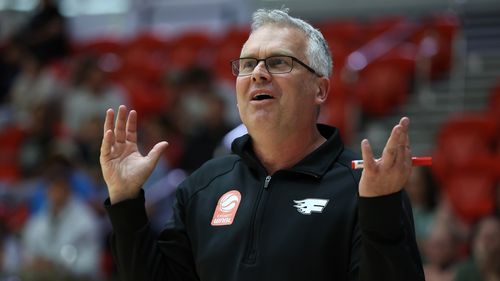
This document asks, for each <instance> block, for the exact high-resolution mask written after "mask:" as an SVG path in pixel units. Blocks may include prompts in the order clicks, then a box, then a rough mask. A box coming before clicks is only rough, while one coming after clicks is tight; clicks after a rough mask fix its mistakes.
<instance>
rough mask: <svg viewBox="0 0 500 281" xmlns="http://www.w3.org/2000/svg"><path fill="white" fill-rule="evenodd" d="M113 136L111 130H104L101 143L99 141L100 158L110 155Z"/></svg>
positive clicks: (103, 158)
mask: <svg viewBox="0 0 500 281" xmlns="http://www.w3.org/2000/svg"><path fill="white" fill-rule="evenodd" d="M114 138H115V134H113V131H112V130H108V131H106V132H104V136H103V138H102V143H101V155H100V158H101V160H105V159H107V158H108V157H109V155H111V150H112V147H113V143H114V142H115V140H114Z"/></svg>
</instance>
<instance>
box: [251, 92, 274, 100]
mask: <svg viewBox="0 0 500 281" xmlns="http://www.w3.org/2000/svg"><path fill="white" fill-rule="evenodd" d="M268 99H274V97H273V96H271V95H269V94H264V93H262V94H257V95H255V96H254V97H253V98H252V100H257V101H261V100H268Z"/></svg>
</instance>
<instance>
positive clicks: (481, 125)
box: [433, 114, 498, 181]
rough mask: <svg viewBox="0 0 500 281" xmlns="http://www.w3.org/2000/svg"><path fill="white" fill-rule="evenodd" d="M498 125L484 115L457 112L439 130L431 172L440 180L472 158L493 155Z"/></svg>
mask: <svg viewBox="0 0 500 281" xmlns="http://www.w3.org/2000/svg"><path fill="white" fill-rule="evenodd" d="M497 130H498V124H497V123H496V122H494V120H492V119H491V118H489V117H488V115H486V114H467V115H457V116H454V117H452V118H450V119H449V120H448V121H447V122H446V123H445V124H444V125H443V126H442V127H441V129H440V131H439V133H438V136H437V147H436V152H435V153H434V156H435V157H434V163H433V171H434V173H435V175H436V178H437V179H438V180H439V181H443V180H445V179H446V177H448V174H450V173H452V172H453V171H454V170H456V169H460V168H461V167H466V166H467V165H468V164H469V163H470V161H471V160H470V159H471V158H472V157H477V156H481V157H483V156H485V157H487V156H488V155H492V154H493V147H494V141H495V136H496V134H497Z"/></svg>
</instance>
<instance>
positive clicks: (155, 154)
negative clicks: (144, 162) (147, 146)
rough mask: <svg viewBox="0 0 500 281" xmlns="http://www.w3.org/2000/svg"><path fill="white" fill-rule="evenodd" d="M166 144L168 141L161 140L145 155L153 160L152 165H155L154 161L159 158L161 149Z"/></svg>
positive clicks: (162, 149) (163, 149)
mask: <svg viewBox="0 0 500 281" xmlns="http://www.w3.org/2000/svg"><path fill="white" fill-rule="evenodd" d="M167 146H168V142H166V141H162V142H159V143H157V144H155V146H153V148H151V150H150V151H149V153H148V156H147V157H148V158H149V159H151V160H153V162H154V165H156V163H157V162H158V160H159V159H160V156H161V154H162V153H163V151H165V149H166V148H167Z"/></svg>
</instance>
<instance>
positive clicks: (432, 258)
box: [423, 221, 459, 281]
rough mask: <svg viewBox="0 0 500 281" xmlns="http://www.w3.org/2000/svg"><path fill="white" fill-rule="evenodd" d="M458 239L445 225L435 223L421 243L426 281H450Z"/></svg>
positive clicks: (456, 258)
mask: <svg viewBox="0 0 500 281" xmlns="http://www.w3.org/2000/svg"><path fill="white" fill-rule="evenodd" d="M458 245H459V238H458V236H457V235H456V234H455V233H453V230H452V229H450V228H449V227H448V225H447V224H446V223H440V222H439V221H436V222H434V223H433V225H432V228H431V230H430V232H429V234H428V236H427V238H426V239H425V240H424V241H423V255H424V257H425V262H424V271H425V280H427V281H452V280H453V276H454V274H455V266H456V263H457V261H458Z"/></svg>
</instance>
